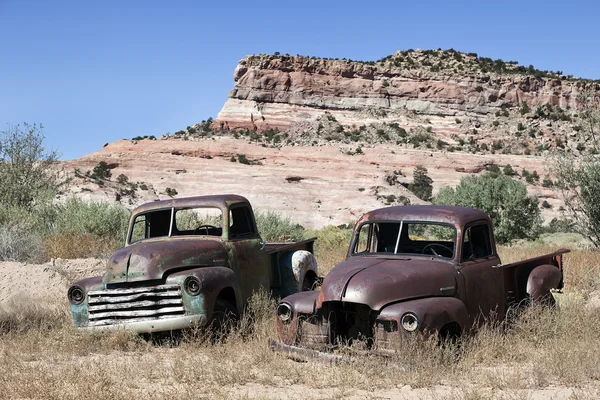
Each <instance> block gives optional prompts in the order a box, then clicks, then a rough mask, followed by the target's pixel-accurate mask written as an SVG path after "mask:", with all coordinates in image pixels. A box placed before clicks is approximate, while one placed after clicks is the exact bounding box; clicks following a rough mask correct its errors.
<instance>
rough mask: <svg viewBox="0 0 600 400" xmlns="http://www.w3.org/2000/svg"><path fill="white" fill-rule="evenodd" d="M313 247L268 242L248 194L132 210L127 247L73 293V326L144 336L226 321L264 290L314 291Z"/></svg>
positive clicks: (175, 201) (75, 286) (70, 294)
mask: <svg viewBox="0 0 600 400" xmlns="http://www.w3.org/2000/svg"><path fill="white" fill-rule="evenodd" d="M313 245H314V238H313V239H308V240H304V241H300V242H295V243H265V242H263V240H262V239H261V237H260V235H259V232H258V230H257V228H256V222H255V219H254V213H253V211H252V207H251V206H250V203H249V202H248V200H246V199H245V198H244V197H241V196H237V195H218V196H199V197H189V198H180V199H173V200H165V201H157V202H153V203H148V204H145V205H143V206H141V207H138V208H137V209H135V210H134V211H133V213H132V216H131V220H130V223H129V229H128V233H127V239H126V243H125V247H123V248H122V249H120V250H118V251H116V252H115V253H114V254H113V255H112V256H111V257H110V259H109V260H108V263H107V267H106V272H105V273H104V275H103V276H98V277H94V278H87V279H83V280H80V281H78V282H76V283H75V284H73V285H72V286H71V287H70V288H69V291H68V294H67V296H68V300H69V303H70V307H71V313H72V316H73V321H74V324H75V326H77V327H79V328H87V329H115V328H117V329H123V328H124V329H131V330H133V331H136V332H139V333H149V332H160V331H172V330H179V329H183V328H187V327H193V326H199V327H202V326H205V325H207V324H209V323H211V322H212V321H214V320H217V321H218V322H219V320H220V319H222V318H224V316H225V315H226V314H233V315H237V314H238V313H239V312H241V311H242V310H243V309H244V307H245V305H246V304H247V302H248V300H249V298H250V296H251V295H252V294H253V293H254V292H256V291H258V290H260V289H266V290H270V291H271V292H272V293H274V294H275V295H278V296H286V295H289V294H291V293H295V292H297V291H301V290H308V289H310V288H311V287H312V286H313V284H314V283H315V281H316V280H317V263H316V260H315V258H314V256H313V254H312V253H313ZM218 322H217V323H218Z"/></svg>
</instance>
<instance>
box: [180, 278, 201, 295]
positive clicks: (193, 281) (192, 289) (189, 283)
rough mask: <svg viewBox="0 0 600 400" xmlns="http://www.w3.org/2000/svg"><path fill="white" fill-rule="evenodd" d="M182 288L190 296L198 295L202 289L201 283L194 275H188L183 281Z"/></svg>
mask: <svg viewBox="0 0 600 400" xmlns="http://www.w3.org/2000/svg"><path fill="white" fill-rule="evenodd" d="M183 288H184V289H185V291H186V292H187V293H188V294H189V295H190V296H198V295H199V294H200V290H202V284H201V283H200V280H199V279H198V278H196V277H195V276H188V277H187V278H185V281H184V282H183Z"/></svg>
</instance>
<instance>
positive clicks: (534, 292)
mask: <svg viewBox="0 0 600 400" xmlns="http://www.w3.org/2000/svg"><path fill="white" fill-rule="evenodd" d="M560 280H561V273H560V270H559V269H558V267H556V266H554V265H550V264H543V265H538V266H537V267H535V268H534V269H533V270H532V271H531V272H530V273H529V277H528V278H527V290H526V291H527V294H528V295H529V296H530V297H531V299H532V300H533V301H538V300H543V299H544V298H547V299H549V298H548V296H551V294H550V289H556V288H558V285H559V284H560Z"/></svg>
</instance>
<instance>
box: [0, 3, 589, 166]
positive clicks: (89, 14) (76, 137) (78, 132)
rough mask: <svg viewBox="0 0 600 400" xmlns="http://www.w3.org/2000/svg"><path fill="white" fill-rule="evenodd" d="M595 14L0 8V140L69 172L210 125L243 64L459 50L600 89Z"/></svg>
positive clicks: (558, 7)
mask: <svg viewBox="0 0 600 400" xmlns="http://www.w3.org/2000/svg"><path fill="white" fill-rule="evenodd" d="M599 16H600V3H597V2H593V1H580V0H574V1H570V2H557V1H548V0H547V1H537V0H535V1H523V0H521V1H512V0H508V1H495V2H486V1H484V0H481V1H410V2H409V1H400V0H397V1H370V2H369V1H350V0H347V1H329V2H328V1H319V2H316V1H308V0H306V1H272V2H267V1H258V0H255V1H208V2H200V1H150V0H148V1H134V0H129V1H126V0H122V1H111V0H105V1H60V0H55V1H42V0H40V1H33V0H20V1H17V0H0V57H1V61H0V130H5V129H6V128H7V127H8V124H13V125H14V124H17V123H20V122H30V123H33V122H37V123H42V124H44V126H45V130H44V133H45V135H46V144H47V146H48V147H50V148H52V149H56V150H58V151H59V152H60V153H61V154H62V158H63V159H73V158H78V157H81V156H83V155H85V154H88V153H91V152H93V151H96V150H99V149H100V148H102V145H103V144H104V143H106V142H112V141H115V140H119V139H123V138H131V137H134V136H138V135H142V136H143V135H155V136H159V135H161V134H164V133H167V132H175V131H177V130H179V129H183V128H185V127H186V126H188V125H191V124H194V123H197V122H200V121H201V120H203V119H206V118H208V117H215V116H216V115H217V113H218V112H219V110H220V109H221V107H222V105H223V103H224V102H225V100H226V99H227V93H228V92H229V90H230V89H231V88H233V78H232V75H233V70H234V68H235V66H236V64H237V62H238V60H240V59H242V58H243V57H244V56H246V55H247V54H255V53H274V52H276V51H279V52H281V53H290V54H293V55H295V54H302V55H310V56H313V55H314V56H323V57H332V58H335V57H338V58H343V57H345V58H350V59H354V60H377V59H379V58H382V57H384V56H387V55H389V54H392V53H394V52H396V51H397V50H406V49H409V48H415V49H416V48H422V49H437V48H443V49H447V48H454V49H457V50H461V51H464V52H476V53H478V54H479V55H480V56H485V57H491V58H502V59H503V60H505V61H511V60H514V61H518V62H519V63H521V64H523V65H525V66H527V65H529V64H533V65H534V66H535V67H536V68H539V69H548V70H561V71H563V72H564V73H565V74H572V75H575V76H580V77H585V78H592V79H599V78H600V51H598V50H599V47H598V46H599V45H598V42H597V40H598V38H600V23H598V17H599Z"/></svg>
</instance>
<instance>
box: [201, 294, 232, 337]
mask: <svg viewBox="0 0 600 400" xmlns="http://www.w3.org/2000/svg"><path fill="white" fill-rule="evenodd" d="M238 320H239V314H238V311H237V309H236V307H235V306H234V305H233V304H231V303H230V302H229V301H227V300H223V299H217V302H216V303H215V308H214V309H213V313H212V315H211V317H210V320H209V321H208V324H207V328H208V332H209V333H210V338H211V341H212V342H218V341H222V340H223V339H225V338H226V337H227V336H228V335H229V333H230V332H231V330H232V329H233V327H234V325H235V324H236V322H237V321H238Z"/></svg>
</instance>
